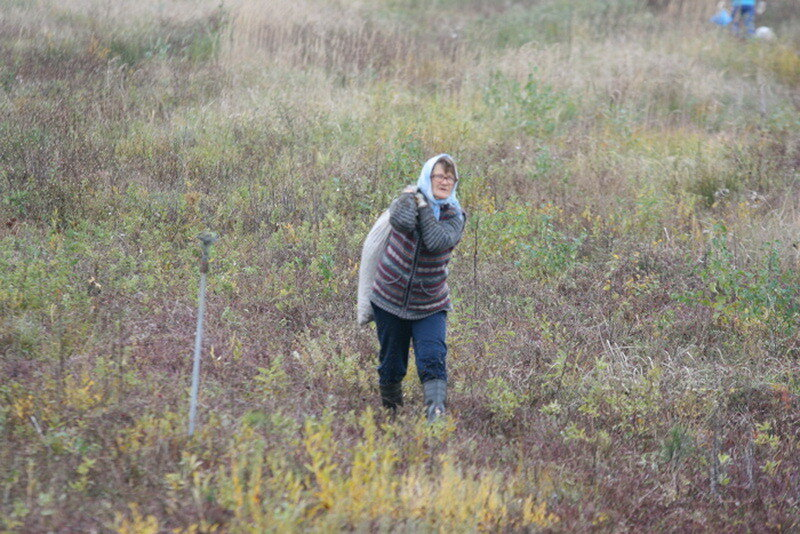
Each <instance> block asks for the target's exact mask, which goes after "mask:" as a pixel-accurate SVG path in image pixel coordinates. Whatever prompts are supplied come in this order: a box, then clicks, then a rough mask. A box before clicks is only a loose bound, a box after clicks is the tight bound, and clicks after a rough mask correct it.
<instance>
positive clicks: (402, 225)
mask: <svg viewBox="0 0 800 534" xmlns="http://www.w3.org/2000/svg"><path fill="white" fill-rule="evenodd" d="M389 224H391V225H392V228H394V229H395V230H397V231H398V232H405V233H407V234H410V233H411V232H413V231H414V227H416V226H417V201H416V199H415V198H414V194H413V193H403V194H402V195H400V196H399V197H397V198H396V199H394V200H393V201H392V203H391V205H390V206H389Z"/></svg>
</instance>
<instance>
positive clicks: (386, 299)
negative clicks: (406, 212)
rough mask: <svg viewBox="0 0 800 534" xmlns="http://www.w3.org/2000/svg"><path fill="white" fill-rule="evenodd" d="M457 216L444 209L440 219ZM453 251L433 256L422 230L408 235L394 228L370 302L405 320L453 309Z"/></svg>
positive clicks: (416, 230)
mask: <svg viewBox="0 0 800 534" xmlns="http://www.w3.org/2000/svg"><path fill="white" fill-rule="evenodd" d="M456 216H458V214H457V213H456V210H454V209H450V208H449V206H443V207H442V212H441V216H440V217H439V220H440V221H444V220H447V219H449V218H451V217H456ZM452 251H453V249H452V248H450V249H447V250H445V251H444V252H440V253H437V254H432V253H431V252H429V251H428V250H427V248H425V243H424V242H423V240H422V236H421V235H420V232H419V229H415V230H414V232H412V233H410V234H407V233H404V232H399V231H397V230H395V229H394V228H392V229H391V231H390V232H389V239H388V242H387V244H386V250H385V251H384V253H383V256H382V257H381V261H380V263H379V264H378V270H377V272H376V274H375V283H374V284H373V285H372V298H371V299H370V300H372V302H373V303H374V304H375V305H376V306H378V307H379V308H382V309H384V310H386V311H388V312H389V313H392V314H394V315H396V316H398V317H400V318H402V319H422V318H423V317H427V316H428V315H432V314H434V313H436V312H439V311H442V310H448V309H450V308H451V306H450V289H449V288H448V286H447V264H448V263H449V262H450V256H451V254H452Z"/></svg>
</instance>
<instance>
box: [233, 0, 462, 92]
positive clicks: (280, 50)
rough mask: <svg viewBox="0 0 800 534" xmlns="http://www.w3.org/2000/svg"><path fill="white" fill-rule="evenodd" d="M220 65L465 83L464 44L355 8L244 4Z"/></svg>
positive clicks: (282, 0) (280, 0) (285, 0)
mask: <svg viewBox="0 0 800 534" xmlns="http://www.w3.org/2000/svg"><path fill="white" fill-rule="evenodd" d="M221 58H222V61H223V63H224V64H226V65H228V66H235V65H241V64H257V65H265V64H270V65H284V66H294V67H301V68H306V67H312V68H314V67H320V68H322V69H324V70H325V71H327V72H329V73H331V74H334V75H338V76H342V77H344V78H352V77H359V76H363V77H366V78H369V79H375V78H380V79H387V78H390V79H397V80H403V81H407V82H409V83H411V84H425V83H429V82H431V81H433V82H441V81H444V82H448V83H450V82H452V80H454V79H456V78H459V77H460V74H459V73H460V72H461V71H463V68H464V64H465V60H466V53H465V47H464V46H463V44H462V43H461V42H460V41H458V40H457V39H454V38H446V37H442V36H441V35H430V36H425V35H424V34H423V35H422V36H420V35H419V34H415V33H414V32H409V31H404V30H403V29H402V28H400V27H398V26H395V25H392V24H389V23H385V22H377V21H373V20H370V19H369V18H367V17H366V16H365V15H364V14H363V13H361V12H360V11H359V10H358V9H357V8H356V7H354V6H353V5H345V4H341V3H336V4H333V3H323V4H318V3H312V2H309V1H307V0H306V1H299V2H293V1H289V0H277V1H274V2H264V1H259V0H242V1H241V2H239V3H237V4H236V5H235V7H233V8H232V15H231V24H230V32H229V35H228V36H227V38H226V39H225V41H224V43H223V46H222V50H221Z"/></svg>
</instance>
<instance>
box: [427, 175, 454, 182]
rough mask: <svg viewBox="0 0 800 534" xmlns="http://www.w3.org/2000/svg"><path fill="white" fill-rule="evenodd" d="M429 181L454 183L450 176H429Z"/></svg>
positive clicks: (452, 177)
mask: <svg viewBox="0 0 800 534" xmlns="http://www.w3.org/2000/svg"><path fill="white" fill-rule="evenodd" d="M431 180H441V181H444V182H450V183H453V184H454V183H456V181H457V180H456V177H455V176H453V175H452V174H431Z"/></svg>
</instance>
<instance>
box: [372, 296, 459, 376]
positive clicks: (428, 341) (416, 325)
mask: <svg viewBox="0 0 800 534" xmlns="http://www.w3.org/2000/svg"><path fill="white" fill-rule="evenodd" d="M372 309H373V310H374V312H375V325H376V326H377V327H378V328H377V329H378V341H379V342H380V344H381V352H380V365H379V366H378V377H379V379H380V383H381V384H383V385H389V384H396V383H397V382H400V381H401V380H403V377H405V376H406V372H407V371H408V349H409V346H410V343H411V341H412V340H413V342H414V356H415V357H416V362H417V374H418V375H419V379H420V381H421V382H423V383H424V382H427V381H428V380H435V379H440V380H447V369H446V367H445V358H446V357H447V343H446V339H445V338H446V336H447V312H444V311H441V312H437V313H434V314H433V315H429V316H428V317H425V318H424V319H417V320H416V321H411V320H408V319H401V318H399V317H397V316H396V315H394V314H392V313H389V312H387V311H386V310H383V309H382V308H379V307H377V306H375V304H373V305H372Z"/></svg>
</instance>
